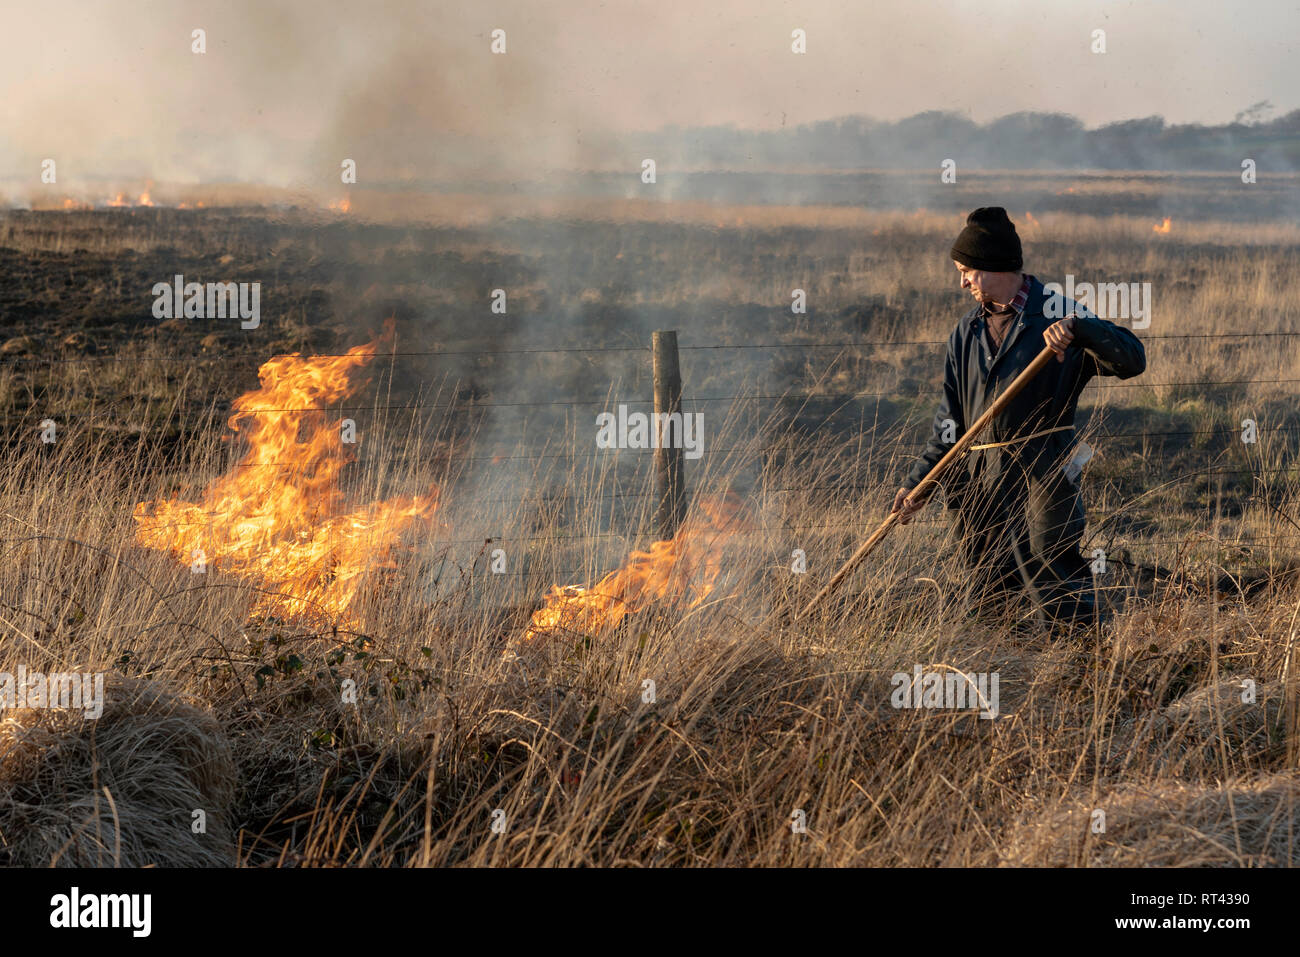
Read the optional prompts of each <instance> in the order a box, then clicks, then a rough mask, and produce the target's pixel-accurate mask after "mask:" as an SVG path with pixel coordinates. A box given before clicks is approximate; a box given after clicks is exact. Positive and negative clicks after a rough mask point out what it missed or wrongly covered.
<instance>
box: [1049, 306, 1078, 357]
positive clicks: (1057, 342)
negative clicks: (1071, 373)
mask: <svg viewBox="0 0 1300 957" xmlns="http://www.w3.org/2000/svg"><path fill="white" fill-rule="evenodd" d="M1043 341H1044V342H1046V343H1047V344H1048V345H1049V346H1051V348H1052V351H1053V352H1055V353H1056V361H1057V362H1064V361H1065V350H1066V349H1068V348H1069V347H1070V343H1071V342H1073V341H1074V316H1066V317H1065V318H1064V319H1062V320H1061V321H1060V322H1054V323H1052V324H1051V325H1050V326H1048V327H1047V328H1046V329H1044V330H1043Z"/></svg>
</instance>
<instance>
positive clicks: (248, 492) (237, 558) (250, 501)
mask: <svg viewBox="0 0 1300 957" xmlns="http://www.w3.org/2000/svg"><path fill="white" fill-rule="evenodd" d="M392 341H393V323H392V320H389V322H388V323H387V325H386V328H385V330H384V333H383V335H381V336H380V337H379V338H378V339H377V340H375V341H374V342H372V343H369V344H367V345H363V346H356V347H354V348H352V349H350V350H348V352H347V354H346V355H343V356H311V357H306V358H304V357H303V356H302V355H300V354H298V353H294V354H292V355H287V356H276V357H275V358H273V359H271V360H270V361H268V362H266V363H265V364H263V365H262V367H261V368H260V369H258V373H257V374H258V379H259V380H260V381H261V383H262V385H261V388H259V389H256V390H254V391H252V392H247V393H245V394H244V395H241V396H240V397H239V398H238V399H236V400H235V403H234V409H235V411H234V414H233V415H232V416H231V417H230V420H229V422H228V424H229V426H230V428H231V429H233V430H234V431H236V432H240V433H242V434H243V435H244V436H245V437H246V438H247V441H248V446H249V448H248V452H247V453H246V454H245V455H244V457H243V458H242V459H241V460H240V462H239V464H238V465H236V466H235V468H234V470H233V471H231V472H229V473H228V474H226V475H224V476H222V477H220V478H218V479H217V480H216V481H215V482H213V483H212V484H210V485H209V486H208V487H207V489H205V490H204V493H203V497H202V501H201V502H200V503H193V502H185V501H180V500H178V499H174V498H173V499H169V500H167V501H154V502H141V503H139V504H138V505H136V507H135V515H134V517H135V521H136V522H137V526H138V527H137V528H136V541H137V542H138V543H139V544H141V545H144V546H146V547H148V548H155V549H159V550H164V551H167V552H170V553H171V554H172V555H173V556H174V557H175V558H177V559H178V560H180V561H181V562H182V563H185V564H189V563H191V562H197V561H204V562H211V564H212V565H213V566H214V567H215V568H219V569H221V570H222V571H225V572H228V573H230V574H232V575H234V576H236V577H238V578H241V579H244V580H245V581H248V582H251V583H255V584H257V585H259V586H261V587H263V588H266V589H267V591H268V593H266V594H262V595H261V596H260V597H259V598H258V600H257V603H256V605H255V606H254V609H253V613H254V614H259V613H260V614H281V615H284V616H292V617H307V618H318V617H322V616H332V617H334V618H335V619H342V620H344V621H351V620H352V615H351V614H350V612H349V609H350V607H351V605H352V603H353V601H354V599H355V598H356V597H357V595H358V593H359V592H360V590H361V588H362V586H363V585H364V584H365V582H366V580H367V576H368V575H369V574H371V573H372V572H374V571H376V570H378V569H385V568H393V567H394V562H393V561H392V553H393V550H394V548H395V546H396V545H397V543H398V539H399V537H400V535H401V533H402V532H403V531H404V530H405V529H406V528H407V527H409V526H411V525H412V524H413V523H415V522H417V521H426V522H427V521H428V520H430V519H431V518H432V517H433V514H434V512H435V511H436V508H437V497H438V496H437V490H436V489H434V490H432V491H430V492H429V493H428V494H427V495H419V496H415V497H410V498H393V499H388V500H385V501H378V502H372V503H370V504H368V505H363V506H361V507H360V508H355V509H353V510H351V511H345V510H344V504H345V503H344V502H343V498H342V495H341V494H340V492H339V489H338V483H337V481H336V479H337V477H338V474H339V472H340V470H341V469H342V467H343V466H344V465H345V464H347V461H349V460H350V458H349V459H345V457H344V453H343V450H345V449H346V448H347V446H346V445H343V444H342V443H341V441H340V429H339V426H338V424H337V422H331V421H329V419H328V417H327V416H326V415H325V414H324V413H323V411H318V410H319V409H320V407H321V406H322V405H323V404H325V403H329V402H333V401H336V400H338V399H341V398H345V397H347V396H349V395H352V394H353V393H354V392H356V391H357V389H358V388H360V386H361V383H358V384H354V383H353V382H352V381H351V373H352V372H353V370H355V369H358V368H360V367H362V366H364V365H366V364H367V363H369V362H370V360H371V358H372V357H373V355H374V353H375V352H376V351H379V350H380V349H381V348H386V347H388V346H390V345H391V344H392Z"/></svg>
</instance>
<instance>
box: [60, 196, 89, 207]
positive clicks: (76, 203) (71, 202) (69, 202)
mask: <svg viewBox="0 0 1300 957" xmlns="http://www.w3.org/2000/svg"><path fill="white" fill-rule="evenodd" d="M63 208H64V209H93V208H94V207H92V206H91V205H90V204H89V203H83V202H82V201H81V200H79V199H73V198H72V197H71V196H69V197H68V198H67V199H65V200H64V201H63Z"/></svg>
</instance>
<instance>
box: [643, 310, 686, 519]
mask: <svg viewBox="0 0 1300 957" xmlns="http://www.w3.org/2000/svg"><path fill="white" fill-rule="evenodd" d="M650 342H651V352H652V353H653V356H654V389H655V419H654V429H655V431H656V434H657V435H658V436H659V441H657V442H656V443H655V450H654V470H655V503H656V504H655V534H656V536H657V537H658V539H659V540H660V541H667V540H668V539H670V538H672V537H673V535H674V534H676V532H677V527H678V526H679V525H680V524H681V523H682V520H683V519H684V518H685V517H686V494H685V485H686V479H685V468H684V464H683V458H682V452H683V449H682V439H683V435H682V372H681V366H680V365H679V364H678V361H677V333H676V332H656V333H654V334H653V335H652V336H651V340H650ZM664 416H675V418H672V419H668V418H664ZM661 423H663V425H662V430H661Z"/></svg>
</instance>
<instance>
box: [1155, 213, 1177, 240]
mask: <svg viewBox="0 0 1300 957" xmlns="http://www.w3.org/2000/svg"><path fill="white" fill-rule="evenodd" d="M1172 225H1173V224H1172V223H1171V222H1170V221H1169V217H1168V216H1166V217H1165V221H1164V222H1163V223H1161V224H1160V225H1159V226H1152V227H1151V231H1152V232H1153V233H1160V234H1161V235H1162V236H1163V235H1165V234H1166V233H1168V232H1169V230H1170V229H1171V228H1172Z"/></svg>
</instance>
